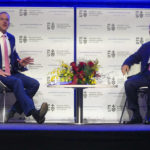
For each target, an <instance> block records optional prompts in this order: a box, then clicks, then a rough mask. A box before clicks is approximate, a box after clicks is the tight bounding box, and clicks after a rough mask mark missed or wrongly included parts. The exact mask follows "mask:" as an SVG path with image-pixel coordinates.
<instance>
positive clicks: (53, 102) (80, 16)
mask: <svg viewBox="0 0 150 150" xmlns="http://www.w3.org/2000/svg"><path fill="white" fill-rule="evenodd" d="M0 9H1V11H7V12H8V13H9V14H10V18H11V20H10V21H11V24H10V28H9V30H8V31H9V32H10V33H12V34H14V35H15V37H16V49H17V52H18V53H19V55H20V57H21V58H24V57H27V56H31V57H32V58H34V64H33V65H29V66H28V69H29V71H27V72H25V74H26V75H29V76H31V77H33V78H35V79H37V80H38V81H39V82H40V89H39V91H38V92H37V94H36V95H35V97H34V102H35V105H36V107H37V108H40V105H41V104H42V102H47V103H48V105H49V111H48V113H47V115H46V122H50V123H51V122H56V123H59V122H60V123H65V122H66V123H73V122H74V90H73V89H70V88H69V89H65V88H48V87H47V83H48V74H49V73H50V72H51V71H52V70H53V69H55V68H57V67H58V66H60V64H61V62H62V61H64V62H66V63H68V64H69V63H70V62H72V61H73V60H74V54H75V53H76V56H77V62H79V61H81V60H82V61H83V60H95V59H98V60H99V65H100V68H99V72H100V75H101V78H100V79H99V80H98V83H97V84H106V85H110V86H112V85H113V86H114V87H113V88H112V87H110V88H96V89H92V88H89V89H85V90H84V94H83V96H84V100H83V101H84V109H83V110H84V114H83V117H84V122H85V123H118V122H119V119H120V116H121V112H122V108H123V105H124V102H125V99H126V96H125V92H124V78H123V75H122V73H121V65H122V63H123V61H124V60H125V59H126V58H127V57H128V56H129V55H131V54H132V53H134V52H135V51H136V50H137V49H138V48H139V47H140V46H141V45H142V44H143V43H145V42H147V41H149V40H150V37H149V23H150V22H149V20H150V10H149V9H134V8H132V9H131V8H77V12H76V13H77V14H76V16H77V18H76V22H74V8H71V7H70V8H68V7H1V8H0ZM75 23H76V28H77V30H76V32H77V33H76V35H77V37H76V38H77V41H76V43H75V40H74V26H75ZM74 44H77V45H76V51H75V49H74ZM10 98H12V96H8V99H10ZM13 99H14V97H13ZM140 100H141V101H143V99H142V98H140ZM13 101H15V99H14V100H13ZM12 103H13V102H12V100H11V104H12ZM1 106H2V103H1ZM9 107H10V101H9V100H7V109H8V108H9ZM141 107H142V108H143V107H145V106H141ZM0 108H1V110H2V107H0ZM143 113H145V112H142V115H143V116H144V114H143ZM129 114H130V112H128V111H127V110H126V111H125V114H124V117H123V120H128V119H129ZM26 121H27V122H34V120H33V118H32V117H28V118H26Z"/></svg>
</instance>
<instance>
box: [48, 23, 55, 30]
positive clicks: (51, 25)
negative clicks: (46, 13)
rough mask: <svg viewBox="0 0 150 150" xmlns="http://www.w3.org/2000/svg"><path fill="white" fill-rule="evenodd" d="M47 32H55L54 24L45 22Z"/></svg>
mask: <svg viewBox="0 0 150 150" xmlns="http://www.w3.org/2000/svg"><path fill="white" fill-rule="evenodd" d="M47 30H55V23H54V22H47Z"/></svg>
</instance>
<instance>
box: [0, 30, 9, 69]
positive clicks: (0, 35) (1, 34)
mask: <svg viewBox="0 0 150 150" xmlns="http://www.w3.org/2000/svg"><path fill="white" fill-rule="evenodd" d="M2 36H3V33H2V32H1V31H0V47H1V54H2V67H3V69H5V56H4V42H3V38H2ZM5 36H6V43H7V48H8V56H10V54H11V50H10V43H9V40H8V36H7V33H6V34H5ZM9 62H10V58H9Z"/></svg>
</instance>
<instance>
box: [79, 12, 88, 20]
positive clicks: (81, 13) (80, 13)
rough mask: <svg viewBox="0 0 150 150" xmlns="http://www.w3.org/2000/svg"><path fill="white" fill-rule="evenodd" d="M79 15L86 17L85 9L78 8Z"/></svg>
mask: <svg viewBox="0 0 150 150" xmlns="http://www.w3.org/2000/svg"><path fill="white" fill-rule="evenodd" d="M79 17H81V18H82V17H84V18H85V17H87V10H79Z"/></svg>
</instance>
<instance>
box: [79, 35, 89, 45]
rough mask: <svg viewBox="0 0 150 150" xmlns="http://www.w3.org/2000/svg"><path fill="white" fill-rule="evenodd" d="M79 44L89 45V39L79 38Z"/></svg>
mask: <svg viewBox="0 0 150 150" xmlns="http://www.w3.org/2000/svg"><path fill="white" fill-rule="evenodd" d="M79 44H87V37H82V36H80V37H79Z"/></svg>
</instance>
